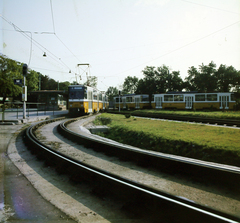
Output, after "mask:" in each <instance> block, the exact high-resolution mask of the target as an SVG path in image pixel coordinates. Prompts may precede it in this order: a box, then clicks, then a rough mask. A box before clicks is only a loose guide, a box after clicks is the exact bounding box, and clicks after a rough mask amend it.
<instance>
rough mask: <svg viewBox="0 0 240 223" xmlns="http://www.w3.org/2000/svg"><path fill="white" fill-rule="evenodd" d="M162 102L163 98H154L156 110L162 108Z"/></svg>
mask: <svg viewBox="0 0 240 223" xmlns="http://www.w3.org/2000/svg"><path fill="white" fill-rule="evenodd" d="M162 101H163V97H162V96H160V97H155V102H156V108H162Z"/></svg>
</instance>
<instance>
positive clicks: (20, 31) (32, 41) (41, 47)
mask: <svg viewBox="0 0 240 223" xmlns="http://www.w3.org/2000/svg"><path fill="white" fill-rule="evenodd" d="M0 16H1V17H2V18H3V19H4V20H5V21H6V22H7V23H8V24H10V25H11V26H13V28H14V30H15V31H17V32H19V33H21V34H22V35H23V36H24V37H25V38H27V39H28V40H30V41H31V44H34V45H35V46H36V47H37V48H39V49H40V50H44V51H46V52H48V53H49V55H50V57H51V58H52V59H54V60H55V61H56V62H58V63H59V61H60V62H61V63H62V64H63V65H64V66H65V67H67V68H68V70H71V69H70V68H69V67H68V66H67V65H66V64H65V63H64V62H63V61H62V60H61V58H59V57H57V56H56V55H55V54H54V53H52V52H51V51H50V50H48V49H47V48H46V47H44V46H43V45H42V44H40V43H39V42H37V41H36V40H34V39H33V38H32V36H31V37H30V36H29V35H28V34H27V33H31V35H32V32H30V31H23V30H22V29H20V28H19V27H18V26H17V25H15V24H14V23H12V22H10V21H9V20H8V19H6V18H5V17H4V16H3V15H1V14H0ZM33 33H37V32H33ZM42 33H47V32H42ZM49 34H50V33H49ZM31 51H32V50H31ZM51 55H52V56H51Z"/></svg>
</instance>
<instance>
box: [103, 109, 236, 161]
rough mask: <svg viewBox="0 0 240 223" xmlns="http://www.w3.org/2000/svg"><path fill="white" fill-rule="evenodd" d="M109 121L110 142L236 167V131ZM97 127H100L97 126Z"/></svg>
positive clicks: (123, 119) (135, 120)
mask: <svg viewBox="0 0 240 223" xmlns="http://www.w3.org/2000/svg"><path fill="white" fill-rule="evenodd" d="M101 117H102V118H104V119H106V118H110V119H111V123H110V124H108V126H110V127H111V131H110V133H108V134H107V135H105V137H108V138H111V139H113V140H116V141H119V142H122V143H126V144H130V145H133V146H137V147H140V148H143V149H150V150H155V151H159V152H164V153H170V154H175V155H181V156H187V157H192V158H197V159H202V160H207V161H214V162H220V163H225V164H230V165H236V166H240V129H230V128H223V127H211V126H206V125H200V124H188V123H181V122H169V121H160V120H150V119H141V118H133V117H130V118H126V117H125V116H124V115H114V114H106V113H104V114H102V115H101ZM99 124H100V123H99Z"/></svg>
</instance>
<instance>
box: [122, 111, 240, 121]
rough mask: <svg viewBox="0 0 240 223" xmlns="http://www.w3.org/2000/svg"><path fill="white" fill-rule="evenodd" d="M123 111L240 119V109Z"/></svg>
mask: <svg viewBox="0 0 240 223" xmlns="http://www.w3.org/2000/svg"><path fill="white" fill-rule="evenodd" d="M121 113H131V115H134V114H141V113H142V114H145V113H150V114H166V115H183V116H196V117H202V118H216V119H235V120H240V111H227V110H225V111H209V110H208V111H207V110H206V111H179V110H176V111H169V110H157V109H142V110H134V111H126V110H121Z"/></svg>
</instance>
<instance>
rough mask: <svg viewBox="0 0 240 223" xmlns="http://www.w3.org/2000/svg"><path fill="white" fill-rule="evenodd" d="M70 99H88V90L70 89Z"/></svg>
mask: <svg viewBox="0 0 240 223" xmlns="http://www.w3.org/2000/svg"><path fill="white" fill-rule="evenodd" d="M68 91H69V99H87V88H86V87H83V86H74V87H69V88H68Z"/></svg>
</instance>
